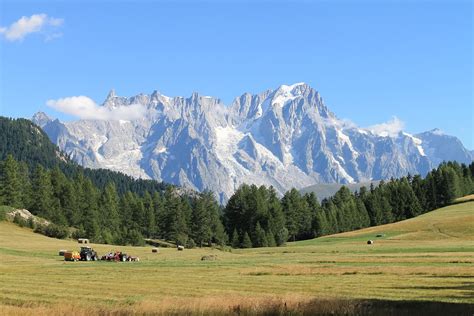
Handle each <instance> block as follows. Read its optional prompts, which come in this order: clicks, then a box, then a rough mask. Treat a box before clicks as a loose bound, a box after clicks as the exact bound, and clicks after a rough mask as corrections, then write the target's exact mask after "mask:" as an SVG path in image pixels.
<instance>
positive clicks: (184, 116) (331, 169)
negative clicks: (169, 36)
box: [34, 83, 472, 202]
mask: <svg viewBox="0 0 474 316" xmlns="http://www.w3.org/2000/svg"><path fill="white" fill-rule="evenodd" d="M135 103H139V104H141V105H145V108H146V111H147V112H146V113H145V116H144V117H143V119H140V120H136V121H126V122H125V121H100V120H95V121H91V120H80V121H75V122H64V123H61V122H59V121H53V122H51V121H50V120H49V121H48V119H46V118H45V115H43V114H44V113H42V114H41V113H38V114H37V115H35V118H34V120H36V121H38V122H46V121H48V122H49V123H47V124H46V125H44V124H43V129H44V130H45V132H46V133H47V134H48V135H49V137H50V139H51V140H52V141H53V142H54V143H56V144H57V145H58V146H59V147H60V148H61V149H62V150H63V151H65V152H66V153H68V154H69V155H70V156H71V157H73V159H74V160H76V161H77V162H79V163H80V164H82V165H84V166H86V167H91V168H109V169H113V170H118V171H121V172H125V173H127V174H129V175H131V176H135V177H141V178H153V179H156V180H159V181H165V182H169V183H173V184H177V185H184V186H186V187H189V188H192V189H194V190H198V191H202V190H211V191H214V192H216V193H217V195H218V196H219V197H220V199H221V202H224V201H225V200H226V199H227V198H229V197H230V196H231V195H232V194H233V192H234V191H235V190H236V189H237V188H238V187H239V186H240V185H241V184H243V183H253V184H257V185H262V184H265V185H272V186H273V187H274V188H275V189H276V190H277V191H278V192H280V193H283V192H285V191H286V190H288V189H290V188H292V187H295V188H302V187H306V186H309V185H312V184H314V183H335V182H337V183H353V182H362V181H371V180H378V179H387V178H390V177H399V176H402V175H406V174H407V173H411V174H417V173H421V174H425V173H426V172H428V171H429V170H430V169H431V168H432V167H434V166H435V165H437V163H438V161H439V160H440V159H442V160H458V161H460V162H466V160H470V159H471V160H472V155H471V153H470V152H469V151H467V150H466V149H465V148H464V147H463V146H462V144H461V143H460V142H459V141H452V139H449V141H448V138H447V136H446V137H440V136H438V135H437V134H439V132H437V131H436V130H435V131H434V132H432V133H431V132H430V133H429V135H428V134H426V133H422V134H418V135H414V136H413V135H410V134H408V133H398V134H397V135H396V137H380V136H377V135H376V134H373V133H371V132H368V131H366V130H363V129H360V128H357V127H356V126H352V127H351V128H346V127H345V124H344V122H343V121H341V120H339V119H338V118H337V117H336V116H335V115H334V114H333V113H332V112H330V111H329V109H328V108H327V107H326V106H325V104H324V102H323V99H322V98H321V96H320V95H319V93H318V92H317V91H316V90H315V89H313V88H311V87H310V86H309V85H307V84H305V83H298V84H293V85H281V86H279V87H278V88H276V89H274V90H266V91H264V92H262V93H259V94H250V93H244V94H242V95H241V96H240V97H237V98H236V99H235V100H234V101H233V103H232V105H231V106H230V107H226V106H225V105H224V104H222V103H221V101H220V100H219V99H218V98H214V97H208V96H202V95H200V94H198V93H196V92H195V93H193V94H192V95H191V96H190V97H188V98H183V97H173V98H169V97H166V96H164V95H162V94H161V93H159V92H157V91H153V92H152V93H151V94H150V95H146V94H139V95H136V96H132V97H130V98H125V97H117V96H116V95H115V92H114V91H113V90H112V91H111V93H109V95H108V97H107V99H106V101H105V102H104V105H106V106H111V107H113V108H115V107H119V106H127V105H132V104H135ZM40 126H41V124H40ZM428 136H429V137H428ZM435 136H436V137H435Z"/></svg>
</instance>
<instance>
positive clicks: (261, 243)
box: [252, 222, 268, 247]
mask: <svg viewBox="0 0 474 316" xmlns="http://www.w3.org/2000/svg"><path fill="white" fill-rule="evenodd" d="M252 245H253V247H267V245H268V242H267V238H266V233H265V230H263V228H262V226H260V222H257V224H256V225H255V230H254V234H253V242H252Z"/></svg>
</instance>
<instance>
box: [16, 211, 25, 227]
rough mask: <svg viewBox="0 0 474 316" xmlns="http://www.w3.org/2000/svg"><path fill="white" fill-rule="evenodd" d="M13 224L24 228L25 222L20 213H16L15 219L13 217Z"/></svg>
mask: <svg viewBox="0 0 474 316" xmlns="http://www.w3.org/2000/svg"><path fill="white" fill-rule="evenodd" d="M13 223H15V224H17V225H18V226H20V227H25V226H26V221H25V220H24V219H23V217H21V215H20V213H16V214H15V217H13Z"/></svg>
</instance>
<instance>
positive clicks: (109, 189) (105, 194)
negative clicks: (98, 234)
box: [99, 183, 120, 243]
mask: <svg viewBox="0 0 474 316" xmlns="http://www.w3.org/2000/svg"><path fill="white" fill-rule="evenodd" d="M99 207H100V210H101V215H102V220H101V225H102V227H103V228H106V229H104V232H103V234H102V237H103V239H104V241H106V242H107V243H113V242H115V241H118V240H119V239H120V236H118V235H119V234H120V233H119V231H120V230H119V228H120V215H119V197H118V194H117V191H116V189H115V185H114V184H113V183H108V184H107V185H106V186H105V189H104V190H103V191H102V194H101V196H100V199H99Z"/></svg>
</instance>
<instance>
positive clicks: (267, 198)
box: [0, 118, 474, 248]
mask: <svg viewBox="0 0 474 316" xmlns="http://www.w3.org/2000/svg"><path fill="white" fill-rule="evenodd" d="M0 123H1V124H0V138H1V139H0V144H2V145H1V146H0V159H1V162H0V205H8V206H11V207H15V208H25V209H28V210H29V211H30V212H31V213H32V214H34V215H37V216H40V217H42V218H45V219H47V220H49V221H50V224H49V225H47V226H46V227H45V226H41V225H37V224H35V223H33V222H30V223H20V224H22V225H29V226H31V227H32V228H34V229H35V231H37V232H40V233H43V234H45V235H48V236H51V237H57V238H66V237H73V238H79V237H81V238H89V239H91V240H92V241H94V242H98V243H107V244H122V245H125V244H129V245H143V244H144V242H145V241H144V239H145V238H151V239H163V240H167V241H171V242H173V243H176V244H180V245H185V246H186V247H196V246H198V247H202V246H210V245H220V246H225V245H229V246H232V247H234V248H250V247H266V246H280V245H283V244H285V242H287V241H296V240H304V239H310V238H314V237H319V236H323V235H328V234H333V233H339V232H345V231H351V230H355V229H359V228H364V227H369V226H376V225H381V224H387V223H392V222H396V221H400V220H404V219H407V218H412V217H415V216H418V215H420V214H422V213H425V212H428V211H430V210H433V209H436V208H438V207H441V206H444V205H447V204H449V203H451V202H452V201H453V199H454V198H457V197H459V196H463V195H466V194H469V193H472V192H474V183H473V179H474V163H471V164H470V165H469V166H467V165H464V164H458V163H456V162H444V163H442V164H441V165H440V166H438V168H436V169H433V170H432V171H431V172H429V173H428V174H427V175H426V176H425V177H424V178H423V177H421V176H420V175H414V176H411V175H408V176H406V177H402V178H399V179H390V180H388V181H381V182H380V183H379V185H377V186H374V185H372V186H370V188H365V187H363V188H361V189H360V190H359V191H358V192H355V193H352V192H351V191H349V189H348V188H346V187H344V186H343V187H341V189H340V190H339V191H338V192H337V193H336V194H335V195H334V196H332V197H331V198H327V199H324V200H322V201H319V200H318V198H317V196H316V195H315V194H314V193H307V194H304V195H302V194H301V193H300V192H299V191H298V190H296V189H291V190H289V191H288V192H286V193H285V194H284V195H283V197H281V198H280V197H279V196H278V194H277V192H276V191H275V189H274V188H272V187H265V186H260V187H257V186H255V185H242V186H241V187H240V188H238V189H237V191H236V192H235V193H234V194H233V196H232V197H231V198H230V199H229V201H228V202H227V205H225V206H221V205H219V204H218V202H217V200H216V199H215V197H214V194H213V193H212V192H203V193H197V192H187V191H184V190H180V189H179V188H178V187H175V186H173V185H167V184H164V183H159V182H156V181H152V180H135V179H133V178H131V177H128V176H126V175H123V174H121V173H118V172H112V171H108V170H91V169H86V168H83V167H81V166H78V165H77V164H76V163H74V162H72V160H71V159H70V158H69V157H68V156H67V155H65V154H64V153H61V152H60V151H59V149H58V148H57V147H55V146H54V145H53V144H52V143H51V142H50V141H49V139H48V138H47V136H46V135H45V134H44V133H43V132H42V131H41V129H40V128H39V127H37V126H35V125H34V124H32V123H31V122H29V121H27V120H22V119H19V120H14V119H6V118H1V122H0ZM18 221H20V220H19V219H18Z"/></svg>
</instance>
